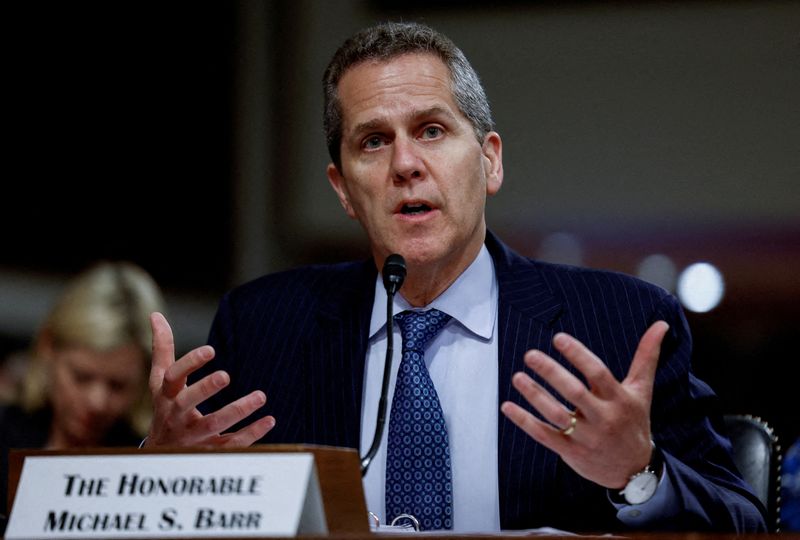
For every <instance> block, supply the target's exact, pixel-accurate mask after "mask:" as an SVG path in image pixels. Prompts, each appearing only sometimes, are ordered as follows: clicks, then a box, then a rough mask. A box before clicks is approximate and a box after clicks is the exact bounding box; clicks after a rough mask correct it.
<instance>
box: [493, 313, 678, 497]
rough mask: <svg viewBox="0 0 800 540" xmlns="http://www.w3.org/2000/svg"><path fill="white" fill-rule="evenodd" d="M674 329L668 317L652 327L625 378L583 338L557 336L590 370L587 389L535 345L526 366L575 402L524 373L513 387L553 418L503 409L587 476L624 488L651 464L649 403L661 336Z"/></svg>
mask: <svg viewBox="0 0 800 540" xmlns="http://www.w3.org/2000/svg"><path fill="white" fill-rule="evenodd" d="M668 329H669V325H667V323H665V322H664V321H658V322H656V323H654V324H653V325H652V326H650V328H648V329H647V332H645V334H644V336H642V339H641V341H639V345H638V347H637V349H636V353H635V355H634V357H633V361H632V363H631V367H630V370H629V371H628V374H627V376H626V377H625V380H623V381H622V382H619V381H617V380H616V379H615V378H614V375H613V374H612V373H611V371H609V369H608V368H607V367H606V365H605V364H604V363H603V361H602V360H600V359H599V358H598V357H597V356H595V355H594V353H592V351H590V350H589V349H587V348H586V347H585V346H584V345H583V344H582V343H581V342H580V341H578V340H577V339H575V338H573V337H572V336H569V335H568V334H564V333H560V334H556V336H555V337H554V338H553V345H554V346H555V348H556V349H557V350H558V351H559V352H560V353H561V354H562V355H563V356H564V358H565V359H567V361H569V362H570V363H572V364H573V365H574V366H575V367H576V368H577V369H578V371H580V372H581V373H582V374H583V376H584V377H585V378H586V381H587V382H588V387H587V386H586V384H584V383H583V382H582V381H581V380H580V379H578V378H577V377H575V376H574V375H572V374H571V373H570V372H569V371H568V370H566V369H565V368H564V367H563V366H562V365H561V364H559V363H558V362H556V361H555V360H553V359H552V358H550V357H549V356H547V355H546V354H544V353H543V352H541V351H537V350H531V351H528V352H527V353H526V354H525V364H526V365H527V366H528V367H529V368H530V369H532V370H533V371H534V372H536V373H537V374H538V375H539V376H541V377H542V378H543V379H544V380H545V381H547V383H548V384H549V385H550V386H551V387H552V388H553V389H555V391H557V392H558V393H559V394H560V395H561V396H562V397H564V399H566V400H567V401H568V402H569V403H571V404H572V406H573V408H571V409H570V408H568V407H565V406H564V405H562V403H561V402H559V401H558V400H557V399H556V398H555V397H554V396H553V395H552V394H550V393H549V392H548V391H547V390H545V388H543V387H542V386H541V385H539V384H538V383H536V382H535V381H534V380H533V379H532V378H531V377H529V376H528V375H527V374H525V373H522V372H518V373H515V374H514V376H513V378H512V384H513V385H514V388H516V389H517V390H518V391H519V392H520V393H521V394H522V395H523V397H524V398H525V399H526V400H527V401H528V403H530V404H531V406H533V407H534V408H535V409H536V410H537V411H538V412H539V413H540V414H541V415H542V417H543V418H544V419H545V420H546V421H542V420H539V419H538V418H536V417H535V416H534V415H533V414H531V413H529V412H528V411H526V410H525V409H523V408H521V407H519V406H518V405H516V404H514V403H511V402H505V403H503V404H502V406H501V410H502V411H503V413H504V414H505V415H506V416H507V417H508V418H509V419H510V420H511V421H512V422H513V423H514V424H516V425H517V426H519V427H520V428H521V429H522V430H524V431H525V432H526V433H527V434H528V435H530V436H531V437H533V438H534V439H536V440H537V441H538V442H540V443H541V444H543V445H544V446H546V447H547V448H549V449H551V450H552V451H554V452H556V453H557V454H558V455H560V456H561V458H562V459H563V460H564V462H566V463H567V464H568V465H569V466H570V467H572V468H573V469H574V470H575V471H576V472H577V473H578V474H580V475H581V476H583V477H584V478H587V479H588V480H591V481H593V482H595V483H597V484H600V485H602V486H605V487H607V488H612V489H617V488H622V487H623V486H624V485H625V484H626V483H627V481H628V479H629V478H630V476H631V475H632V474H634V473H636V472H638V471H641V470H642V469H644V467H645V465H647V464H648V463H649V462H650V457H651V454H652V442H651V433H650V404H651V402H652V398H653V382H654V380H655V373H656V366H657V365H658V357H659V353H660V348H661V342H662V340H663V339H664V335H665V334H666V333H667V330H668Z"/></svg>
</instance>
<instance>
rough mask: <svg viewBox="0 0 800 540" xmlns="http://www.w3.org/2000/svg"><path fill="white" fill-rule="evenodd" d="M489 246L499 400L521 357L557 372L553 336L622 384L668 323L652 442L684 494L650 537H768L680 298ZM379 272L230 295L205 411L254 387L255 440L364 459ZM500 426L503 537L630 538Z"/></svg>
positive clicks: (601, 498) (492, 241)
mask: <svg viewBox="0 0 800 540" xmlns="http://www.w3.org/2000/svg"><path fill="white" fill-rule="evenodd" d="M486 244H487V247H488V249H489V252H490V254H491V256H492V259H493V261H494V265H495V270H496V274H497V280H498V284H499V294H500V304H499V312H498V319H499V325H498V332H499V335H498V337H499V339H498V343H499V363H500V365H499V397H500V402H503V401H506V400H511V401H515V402H517V403H521V401H522V399H521V397H520V396H519V394H518V393H517V392H516V391H515V390H514V389H513V388H512V387H511V375H512V374H513V373H514V372H516V371H519V370H522V369H523V368H524V366H523V361H522V358H523V354H524V353H525V351H527V350H529V349H532V348H536V349H540V350H542V351H544V352H546V353H547V354H549V355H551V356H553V357H554V358H557V359H559V360H560V361H563V360H562V359H561V357H560V356H559V355H558V353H557V352H556V351H555V350H554V349H553V348H552V345H551V340H552V337H553V335H554V334H555V333H557V332H560V331H564V332H568V333H570V334H572V335H573V336H575V337H576V338H578V339H579V340H581V341H582V342H583V343H584V344H586V345H587V346H588V347H589V348H590V349H591V350H592V351H594V352H595V353H596V354H597V355H598V356H599V357H600V358H602V359H603V360H604V361H605V362H606V363H607V365H608V367H609V369H610V370H611V371H612V372H613V373H614V375H615V376H616V377H617V378H618V379H620V380H621V379H622V378H624V376H625V375H626V373H627V371H628V368H629V365H630V361H631V359H632V358H633V355H634V351H635V350H636V346H637V344H638V341H639V339H640V337H641V336H642V334H644V332H645V330H646V329H647V328H648V326H650V324H652V323H653V322H655V321H656V320H659V319H663V320H666V321H667V322H668V323H669V325H670V331H669V333H668V335H667V337H666V339H665V342H664V344H663V345H662V353H661V359H660V362H659V367H658V371H657V374H656V382H655V390H654V397H653V406H652V415H651V416H652V430H653V437H654V440H655V443H656V445H657V447H658V448H659V449H660V451H661V452H662V454H663V457H664V460H665V463H666V470H667V472H668V474H669V475H670V477H671V479H672V481H673V483H674V485H675V487H676V488H677V490H678V493H679V496H680V512H679V513H678V514H677V515H669V516H663V519H661V520H659V521H658V522H657V523H652V524H649V525H648V528H652V529H660V530H670V529H684V530H685V529H689V530H708V529H713V530H728V531H732V530H736V531H745V530H765V524H764V518H763V508H762V507H761V505H760V503H759V502H758V500H757V499H756V497H755V496H753V495H752V493H750V491H749V490H748V489H747V488H746V487H745V485H744V484H743V482H742V481H741V480H740V478H739V477H738V473H735V472H734V471H735V466H734V465H733V463H732V461H731V458H730V455H729V443H728V441H727V440H726V439H725V438H723V437H721V436H720V435H719V434H718V433H717V432H716V431H715V430H714V427H713V426H712V422H711V420H710V417H709V414H710V412H709V411H711V410H712V402H713V399H714V394H713V392H712V391H711V389H710V388H709V387H708V386H707V385H706V384H705V383H703V382H702V381H700V380H698V379H696V378H695V377H694V375H693V374H692V373H691V371H690V352H691V337H690V334H689V329H688V326H687V323H686V320H685V319H684V317H683V314H682V312H681V309H680V307H679V305H678V304H677V301H676V300H675V298H674V297H673V296H671V295H669V294H668V293H667V292H666V291H664V290H663V289H660V288H658V287H655V286H653V285H650V284H647V283H644V282H642V281H640V280H637V279H635V278H632V277H629V276H625V275H622V274H617V273H610V272H603V271H598V270H590V269H584V268H575V267H565V266H558V265H551V264H545V263H541V262H536V261H533V260H530V259H526V258H523V257H521V256H519V255H517V254H516V253H514V252H512V251H511V250H509V249H508V248H507V247H506V246H504V245H503V244H502V243H501V242H500V241H499V240H498V239H497V238H496V237H494V236H493V235H492V234H491V233H488V235H487V240H486ZM376 274H377V270H376V268H375V265H374V263H373V262H372V261H365V262H361V263H344V264H337V265H326V266H312V267H305V268H300V269H297V270H291V271H288V272H282V273H277V274H272V275H268V276H265V277H262V278H260V279H257V280H255V281H253V282H250V283H248V284H245V285H243V286H241V287H238V288H237V289H234V290H233V291H231V292H230V293H228V294H227V295H226V296H225V297H224V298H223V299H222V301H221V303H220V307H219V311H218V313H217V316H216V318H215V320H214V324H213V326H212V328H211V334H210V337H209V343H210V344H211V345H213V346H214V347H215V348H216V351H217V359H216V360H215V361H213V362H211V364H210V366H209V367H208V369H206V370H204V371H202V372H201V373H199V374H198V376H202V375H204V374H206V373H208V372H209V370H212V369H225V370H227V371H228V372H229V373H230V376H231V381H232V382H231V386H230V387H229V388H228V389H226V391H224V392H222V393H221V394H219V395H218V396H215V397H214V398H212V399H211V400H209V401H208V402H207V403H206V404H204V406H203V410H204V412H208V411H211V410H216V409H217V408H219V407H221V406H222V405H224V404H226V403H228V402H230V401H231V400H232V399H235V398H237V397H240V396H242V395H244V394H246V393H248V392H250V391H252V390H255V389H262V390H264V391H265V392H266V393H267V405H266V406H265V407H264V409H263V410H262V411H259V413H257V414H259V415H264V414H272V415H274V416H275V418H276V420H277V423H276V426H275V428H274V429H273V430H272V431H271V432H270V433H269V434H268V435H267V436H266V437H265V438H264V440H263V441H262V442H264V443H279V442H291V443H308V444H325V445H335V446H343V447H353V448H358V447H359V436H360V426H359V424H360V419H361V399H362V394H363V393H362V386H363V379H364V373H363V370H364V361H365V356H366V350H367V340H368V329H369V321H370V315H371V312H372V303H373V297H374V287H375V277H376ZM565 365H568V366H569V364H568V363H567V364H565ZM526 407H527V405H526ZM528 408H529V407H528ZM498 417H499V422H498V430H499V432H498V441H499V456H498V464H497V466H498V472H499V484H500V516H501V526H502V527H503V528H504V529H516V528H532V527H541V526H552V527H556V528H561V529H565V530H570V531H596V532H607V531H615V530H624V529H625V525H623V524H622V523H621V522H620V521H619V520H618V519H617V518H616V509H615V508H614V506H613V505H612V504H611V503H610V501H609V498H608V493H607V490H606V489H605V488H602V487H600V486H598V485H596V484H594V483H592V482H589V481H587V480H585V479H583V478H582V477H580V476H579V475H577V474H576V473H575V472H573V471H572V469H570V468H569V467H568V466H567V465H566V464H564V463H563V462H562V461H561V459H560V458H559V457H558V455H556V454H555V453H553V452H551V451H550V450H548V449H546V448H545V447H543V446H541V445H540V444H538V443H537V442H536V441H534V440H533V439H531V438H530V437H528V436H527V435H526V434H525V433H524V432H522V431H521V430H520V429H518V428H517V427H516V426H514V425H513V424H512V423H510V422H509V421H508V420H507V419H506V418H505V416H503V415H502V414H501V413H500V412H499V408H498ZM250 420H252V418H251V419H250ZM250 420H248V421H250Z"/></svg>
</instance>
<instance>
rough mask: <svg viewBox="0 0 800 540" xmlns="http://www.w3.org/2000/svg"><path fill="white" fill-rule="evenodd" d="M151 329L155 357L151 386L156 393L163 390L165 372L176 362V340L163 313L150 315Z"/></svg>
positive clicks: (153, 359)
mask: <svg viewBox="0 0 800 540" xmlns="http://www.w3.org/2000/svg"><path fill="white" fill-rule="evenodd" d="M150 328H151V329H152V331H153V357H152V359H151V362H152V364H151V368H150V379H149V385H150V390H151V391H153V392H155V391H156V390H158V389H159V388H161V383H162V381H163V380H164V372H166V371H167V369H168V368H169V367H170V366H171V365H172V364H173V363H174V362H175V340H174V339H173V337H172V329H171V328H170V326H169V323H168V322H167V319H166V318H165V317H164V315H162V314H161V313H158V312H154V313H151V314H150Z"/></svg>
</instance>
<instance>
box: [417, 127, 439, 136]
mask: <svg viewBox="0 0 800 540" xmlns="http://www.w3.org/2000/svg"><path fill="white" fill-rule="evenodd" d="M422 136H423V138H425V139H435V138H437V137H441V136H442V128H440V127H439V126H428V127H426V128H425V130H424V131H423V132H422Z"/></svg>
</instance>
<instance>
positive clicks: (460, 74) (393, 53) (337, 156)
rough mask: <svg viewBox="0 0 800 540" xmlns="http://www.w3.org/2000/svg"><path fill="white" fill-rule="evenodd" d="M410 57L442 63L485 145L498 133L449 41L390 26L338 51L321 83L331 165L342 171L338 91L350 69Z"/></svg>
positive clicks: (470, 72)
mask: <svg viewBox="0 0 800 540" xmlns="http://www.w3.org/2000/svg"><path fill="white" fill-rule="evenodd" d="M409 53H427V54H433V55H436V56H438V57H439V58H441V60H442V62H444V64H445V65H446V66H447V69H448V70H449V71H450V81H451V83H452V92H453V97H454V98H455V100H456V103H457V104H458V108H459V110H460V111H461V113H462V114H463V115H464V116H466V117H467V119H468V120H469V121H470V123H471V124H472V127H473V129H474V130H475V136H476V137H477V138H478V140H479V141H481V142H482V141H483V138H484V136H485V135H486V134H487V133H488V132H490V131H491V130H492V129H493V128H494V122H493V121H492V112H491V110H490V108H489V101H488V99H486V92H485V91H484V90H483V86H482V85H481V82H480V79H479V78H478V74H477V73H476V72H475V70H474V69H473V68H472V66H471V65H470V63H469V61H468V60H467V57H466V56H464V53H463V52H461V49H459V48H458V47H457V46H456V45H455V43H453V42H452V41H451V40H450V39H449V38H448V37H446V36H444V35H443V34H441V33H439V32H437V31H436V30H434V29H433V28H430V27H429V26H426V25H424V24H419V23H397V22H388V23H382V24H378V25H376V26H372V27H369V28H366V29H364V30H361V31H360V32H358V33H357V34H355V35H354V36H352V37H351V38H349V39H348V40H347V41H345V42H344V43H343V44H342V46H341V47H339V49H338V50H337V51H336V53H335V54H334V55H333V58H332V59H331V61H330V63H329V64H328V67H327V69H326V70H325V75H324V76H323V78H322V89H323V92H324V99H325V109H324V119H323V125H324V128H325V138H326V142H327V145H328V152H329V153H330V156H331V159H332V160H333V163H334V164H335V165H336V167H337V168H339V170H341V143H342V107H341V103H340V101H339V94H338V86H339V81H340V80H341V78H342V76H344V74H345V73H346V72H347V70H348V69H350V68H351V67H353V66H355V65H356V64H360V63H361V62H364V61H366V60H381V61H387V60H391V59H392V58H395V57H398V56H401V55H404V54H409Z"/></svg>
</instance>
